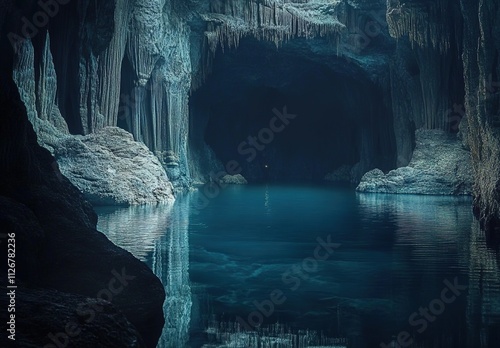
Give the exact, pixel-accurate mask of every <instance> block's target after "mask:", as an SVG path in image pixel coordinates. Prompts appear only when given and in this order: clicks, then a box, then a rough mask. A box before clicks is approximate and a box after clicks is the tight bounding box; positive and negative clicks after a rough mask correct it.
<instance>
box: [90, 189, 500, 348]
mask: <svg viewBox="0 0 500 348" xmlns="http://www.w3.org/2000/svg"><path fill="white" fill-rule="evenodd" d="M207 196H209V197H210V198H207ZM97 212H98V214H99V229H100V230H101V231H103V232H104V233H105V234H106V235H107V236H108V237H109V238H110V239H111V240H112V241H113V242H115V243H116V244H118V245H120V246H122V247H124V248H125V249H127V250H129V251H130V252H132V253H133V254H134V255H135V256H136V257H138V258H139V259H141V260H143V261H145V262H146V263H147V264H148V265H149V266H150V267H151V268H152V269H153V271H154V272H155V273H156V274H157V275H158V276H159V277H160V278H161V279H162V281H163V283H164V284H165V289H166V293H167V300H166V302H165V305H164V311H165V313H166V325H165V328H164V332H163V336H162V339H161V341H160V343H159V345H158V346H159V347H202V346H204V347H312V346H316V347H318V346H322V347H356V348H357V347H370V348H371V347H459V348H460V347H474V348H475V347H498V346H499V342H500V271H499V261H500V256H499V252H498V250H496V249H494V248H490V247H488V246H487V244H486V242H485V240H484V236H483V234H482V233H481V232H480V231H479V228H478V225H477V223H476V222H475V221H474V219H473V217H472V214H471V202H470V199H469V198H454V197H429V196H410V195H382V194H357V193H355V192H353V191H352V190H351V189H345V188H335V187H324V186H321V187H320V186H299V187H297V186H295V187H293V186H252V185H251V186H233V187H227V188H225V189H223V190H222V191H220V192H218V190H201V191H197V192H192V193H189V194H186V195H184V196H182V197H179V198H178V199H177V201H176V203H175V204H174V205H171V206H161V205H160V206H154V207H152V206H149V207H133V208H121V209H116V208H100V209H98V210H97ZM391 341H393V343H391ZM396 342H399V343H396Z"/></svg>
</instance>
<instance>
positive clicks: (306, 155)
mask: <svg viewBox="0 0 500 348" xmlns="http://www.w3.org/2000/svg"><path fill="white" fill-rule="evenodd" d="M303 44H304V40H298V39H297V40H293V41H291V42H289V43H287V44H285V45H284V46H283V47H281V48H280V49H276V47H275V46H274V45H273V44H271V43H265V42H262V41H257V40H254V39H248V38H247V39H244V40H242V41H241V43H240V46H239V47H238V49H234V50H226V51H225V52H224V53H222V52H217V54H216V57H215V60H214V64H213V71H212V74H211V75H210V76H209V77H208V79H207V81H206V83H205V84H204V85H203V86H202V87H201V88H199V89H198V90H197V91H195V92H194V93H193V95H192V96H191V99H190V114H191V129H194V130H196V132H195V133H196V134H194V135H191V136H192V137H203V140H204V142H205V143H206V145H208V146H209V147H210V148H211V149H212V150H213V152H214V153H215V155H216V157H217V158H218V160H219V161H221V162H222V163H223V164H226V163H229V162H231V161H237V162H238V163H239V164H240V165H241V168H242V173H241V174H242V175H243V176H244V177H245V178H247V180H249V181H261V180H264V179H267V180H271V181H318V180H322V179H323V178H324V177H325V175H326V174H327V173H329V172H332V171H334V170H335V169H337V168H339V167H341V166H346V165H347V166H349V167H352V166H354V165H356V164H357V163H361V165H362V166H363V168H365V169H366V168H370V167H375V166H377V167H379V168H381V169H383V170H388V169H391V168H393V167H394V163H395V145H394V143H395V141H394V135H393V129H392V113H391V111H390V108H388V107H387V105H385V103H384V97H383V92H382V89H381V88H380V87H378V86H376V85H375V84H374V83H373V82H372V81H370V79H369V78H368V75H367V74H366V73H365V72H364V71H363V70H362V69H361V68H359V67H357V66H355V65H354V64H352V63H350V62H348V61H346V60H343V59H341V58H334V59H332V58H331V56H330V57H329V58H328V60H327V58H324V57H321V56H319V57H317V56H314V54H310V52H308V50H305V49H304V46H303ZM317 44H318V45H324V44H325V42H324V41H322V40H318V42H317ZM287 114H288V116H287ZM200 128H201V129H203V130H202V131H200V130H199V129H200ZM191 142H192V143H193V140H191ZM194 142H196V140H194ZM198 143H201V142H200V139H198Z"/></svg>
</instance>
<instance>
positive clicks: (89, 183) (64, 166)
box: [54, 127, 174, 205]
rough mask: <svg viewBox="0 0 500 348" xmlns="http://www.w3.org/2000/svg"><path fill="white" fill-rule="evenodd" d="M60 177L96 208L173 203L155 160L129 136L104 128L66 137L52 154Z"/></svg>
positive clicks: (161, 169)
mask: <svg viewBox="0 0 500 348" xmlns="http://www.w3.org/2000/svg"><path fill="white" fill-rule="evenodd" d="M54 155H55V157H56V160H57V163H58V165H59V168H60V170H61V173H62V174H63V175H65V176H66V177H67V178H68V179H69V180H70V181H71V183H72V184H73V185H75V186H76V187H78V188H79V189H80V191H82V192H83V193H84V195H85V197H86V198H87V200H88V201H90V202H91V203H93V204H95V205H135V204H148V203H160V202H169V201H173V200H174V193H173V187H172V184H171V183H170V181H169V178H168V176H167V174H166V172H165V169H164V168H163V166H162V165H161V163H160V161H159V160H158V158H157V157H156V156H155V155H154V154H153V153H152V152H151V151H150V150H149V149H148V148H147V147H146V145H144V144H143V143H140V142H136V141H134V139H133V137H132V134H130V133H128V132H126V131H125V130H123V129H121V128H118V127H106V128H103V129H102V130H100V131H98V132H96V133H93V134H90V135H87V136H68V137H66V138H64V139H62V140H60V141H59V142H58V144H57V145H56V148H55V150H54Z"/></svg>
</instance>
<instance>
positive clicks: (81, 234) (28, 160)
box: [0, 1, 165, 347]
mask: <svg viewBox="0 0 500 348" xmlns="http://www.w3.org/2000/svg"><path fill="white" fill-rule="evenodd" d="M0 5H1V6H0V8H1V11H0V13H1V14H2V16H0V49H1V50H2V52H3V54H2V55H1V56H0V107H1V110H2V119H1V122H0V163H1V166H2V176H1V178H2V180H1V181H0V230H1V231H2V237H4V235H3V234H9V238H12V237H11V236H13V235H15V241H16V243H15V244H16V258H15V261H16V274H15V281H16V285H17V286H18V289H16V298H17V304H18V306H17V307H16V313H15V314H16V319H17V322H16V323H17V326H16V328H17V330H16V340H17V342H16V343H18V344H19V346H37V347H40V346H45V347H47V346H55V345H58V346H62V345H72V346H84V345H85V346H87V345H91V346H98V345H99V344H105V345H106V346H109V347H155V346H156V343H157V341H158V338H159V336H160V334H161V331H162V327H163V323H164V318H163V312H162V304H163V301H164V299H165V292H164V289H163V286H162V284H161V282H160V280H159V279H158V278H156V277H155V276H154V274H153V273H152V272H151V270H150V269H149V268H148V267H147V266H146V265H145V264H143V263H142V262H140V261H139V260H137V259H135V258H134V257H133V256H132V255H131V254H130V253H128V252H127V251H125V250H123V249H121V248H118V247H116V246H115V245H114V244H113V243H111V242H110V241H109V240H108V239H107V238H106V237H105V236H104V235H103V234H101V233H100V232H98V231H97V230H96V223H97V216H96V214H95V212H94V211H93V209H92V207H91V205H90V204H89V203H88V202H87V201H85V200H84V199H83V196H82V194H81V192H79V191H78V189H77V188H76V187H74V186H73V185H72V184H71V183H70V182H69V181H68V179H66V178H65V177H64V176H63V175H61V173H60V172H59V169H58V165H57V163H56V162H55V159H54V157H52V156H51V154H50V152H49V151H48V150H47V149H45V148H42V147H40V146H39V145H38V143H37V134H36V133H35V131H34V130H35V129H37V127H38V125H39V124H42V123H45V124H46V125H47V124H57V122H59V120H55V121H54V119H53V118H52V117H54V116H58V114H57V113H55V114H54V112H53V110H52V111H51V110H50V108H51V107H52V108H54V104H53V103H54V101H55V90H54V89H53V88H52V87H53V84H52V85H51V84H50V82H53V81H54V75H53V74H52V72H53V70H52V66H51V65H50V64H46V63H43V64H40V65H39V64H38V63H33V62H39V60H42V61H44V62H48V60H44V59H45V58H47V57H48V56H49V53H48V51H47V49H46V48H47V46H46V44H45V43H47V42H48V41H46V36H45V35H43V36H40V40H41V41H40V42H41V43H43V44H41V45H40V46H38V44H39V43H40V42H37V44H35V45H30V44H29V41H25V42H22V43H21V42H20V44H22V46H18V48H19V49H20V50H19V51H18V54H17V55H16V54H15V52H14V50H13V49H12V48H13V47H12V46H11V42H10V40H9V36H8V35H10V34H14V33H18V34H19V33H21V31H22V29H21V28H20V27H19V23H22V19H21V18H22V16H26V15H27V14H29V13H32V11H31V7H30V5H32V4H31V3H30V2H24V3H23V6H24V7H22V6H18V4H16V3H14V2H13V1H2V2H1V3H0ZM33 8H36V7H33ZM20 52H24V55H21V54H19V53H20ZM20 58H24V59H25V60H23V59H20ZM27 63H29V64H27ZM24 64H27V65H24ZM22 66H26V69H24V70H23V69H13V67H18V68H20V67H22ZM34 67H38V68H40V69H39V70H38V69H35V68H34ZM23 74H24V75H23ZM40 78H41V79H42V80H43V81H45V82H46V83H45V84H41V83H40V82H39V81H40ZM20 81H22V82H23V84H21V86H22V87H23V88H20V87H19V84H20ZM37 81H38V84H37ZM37 94H38V95H44V96H45V95H46V96H47V99H46V100H45V101H46V103H38V104H31V102H32V101H34V100H35V99H36V96H37ZM26 98H29V99H26ZM27 100H28V101H30V102H27ZM33 105H34V107H32V106H33ZM30 107H31V108H30ZM51 118H52V119H51ZM51 122H53V123H51ZM9 248H10V247H9ZM0 249H1V251H2V255H7V240H6V239H4V240H3V241H2V243H0ZM9 253H10V251H9ZM123 270H125V274H126V275H127V276H128V277H127V278H126V279H124V278H121V279H122V280H124V281H126V280H129V281H130V283H128V284H127V285H123V287H121V288H120V289H119V291H118V288H117V287H114V288H113V290H114V291H115V292H114V295H113V296H112V297H109V295H106V294H111V292H110V290H109V284H110V281H111V280H112V279H113V278H114V277H115V274H116V272H123ZM0 275H1V276H2V277H3V278H4V279H7V263H3V264H2V266H1V267H0ZM122 275H123V273H122ZM118 277H120V274H119V273H118ZM130 277H132V278H130ZM132 280H135V281H132ZM2 291H5V293H7V290H6V288H5V286H3V287H2ZM103 291H106V294H105V295H104V296H103V293H104V292H103ZM103 299H105V300H106V301H103ZM7 301H8V297H7V296H2V297H1V299H0V302H1V305H2V306H5V307H4V308H7V306H8V303H7ZM4 314H5V317H4ZM90 314H92V319H90V317H89V315H90ZM6 315H7V311H3V312H2V320H5V322H7V318H6ZM72 323H76V324H75V326H73V327H72V328H71V329H70V331H72V332H71V338H70V337H69V336H68V335H67V330H68V329H67V328H68V325H70V326H71V325H72ZM73 330H75V331H73ZM78 330H79V331H78ZM50 334H52V336H51V335H50ZM73 334H74V335H73ZM51 337H55V338H54V339H55V341H54V340H52V339H51ZM4 340H5V341H6V340H7V337H6V335H4V336H3V339H2V342H5V341H4ZM7 345H8V344H7V343H5V345H4V346H7Z"/></svg>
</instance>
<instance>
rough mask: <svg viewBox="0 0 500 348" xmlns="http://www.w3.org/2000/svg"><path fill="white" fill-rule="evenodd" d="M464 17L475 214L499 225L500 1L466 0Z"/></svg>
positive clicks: (491, 227) (484, 221) (488, 225)
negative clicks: (474, 179)
mask: <svg viewBox="0 0 500 348" xmlns="http://www.w3.org/2000/svg"><path fill="white" fill-rule="evenodd" d="M460 4H461V6H462V13H463V16H464V50H463V55H462V58H463V64H464V76H465V93H466V97H465V112H466V117H465V119H464V121H465V122H464V124H463V125H462V128H463V129H464V132H465V133H466V141H467V144H468V145H469V146H470V148H471V155H472V163H473V167H474V173H475V178H476V182H475V186H474V213H475V214H476V216H477V217H478V218H479V220H480V222H481V224H482V226H483V227H484V228H485V229H486V230H487V231H496V232H498V230H499V229H500V83H499V81H500V59H499V56H500V4H499V3H498V1H495V0H483V1H479V0H461V2H460Z"/></svg>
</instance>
